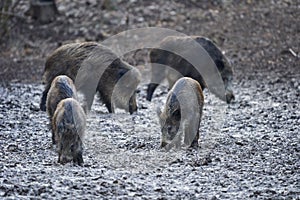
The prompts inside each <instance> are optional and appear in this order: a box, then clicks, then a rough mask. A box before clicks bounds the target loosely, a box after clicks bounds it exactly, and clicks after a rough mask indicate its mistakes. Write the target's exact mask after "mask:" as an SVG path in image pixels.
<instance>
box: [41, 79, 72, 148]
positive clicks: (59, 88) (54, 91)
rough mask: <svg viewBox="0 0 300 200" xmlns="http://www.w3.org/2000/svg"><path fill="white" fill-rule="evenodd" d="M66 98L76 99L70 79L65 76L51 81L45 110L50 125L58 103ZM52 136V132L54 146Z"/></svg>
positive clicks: (53, 141) (53, 140)
mask: <svg viewBox="0 0 300 200" xmlns="http://www.w3.org/2000/svg"><path fill="white" fill-rule="evenodd" d="M66 98H74V99H77V92H76V88H75V85H74V83H73V81H72V79H70V78H69V77H67V76H65V75H60V76H57V77H55V78H54V79H53V81H52V83H51V87H50V89H49V92H48V95H47V101H46V108H47V113H48V116H49V119H50V124H52V117H53V115H54V112H55V110H56V107H57V105H58V103H59V102H60V101H61V100H63V99H66ZM54 136H55V135H54V133H53V130H52V143H53V144H55V139H54Z"/></svg>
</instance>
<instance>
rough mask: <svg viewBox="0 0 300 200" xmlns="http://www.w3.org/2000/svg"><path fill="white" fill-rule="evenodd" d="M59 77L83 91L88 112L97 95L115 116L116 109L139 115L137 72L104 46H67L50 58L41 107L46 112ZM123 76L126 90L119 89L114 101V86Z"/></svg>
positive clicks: (84, 44) (75, 44) (138, 81)
mask: <svg viewBox="0 0 300 200" xmlns="http://www.w3.org/2000/svg"><path fill="white" fill-rule="evenodd" d="M58 75H67V76H69V77H70V78H71V79H72V80H73V81H74V82H75V85H76V87H77V86H78V87H79V86H80V87H81V88H77V90H78V91H79V89H80V90H81V91H80V92H82V93H83V94H86V96H85V100H87V102H86V103H85V104H86V105H87V109H88V110H90V108H91V105H92V102H93V98H94V95H95V94H96V92H98V93H99V95H100V98H101V100H102V102H103V103H104V104H105V106H106V108H107V109H108V111H109V112H110V113H114V106H116V107H119V108H121V109H124V110H126V111H128V112H130V113H131V114H132V113H133V112H135V111H137V103H136V97H135V91H136V88H137V86H138V84H139V83H140V79H141V77H140V73H139V71H138V69H136V68H134V67H133V66H131V65H129V64H128V63H126V62H125V61H123V60H121V59H120V58H118V56H117V55H116V54H115V53H113V52H112V51H111V50H110V49H109V48H107V47H105V46H103V45H101V44H98V43H95V42H83V43H71V44H66V45H63V46H61V47H59V48H58V49H56V50H55V51H54V52H53V53H52V54H51V55H50V56H49V57H48V58H47V61H46V65H45V69H44V74H43V82H44V83H45V90H44V91H43V94H42V99H41V103H40V108H41V110H45V101H46V98H47V94H48V91H49V88H50V84H51V82H52V80H53V79H54V78H55V77H56V76H58ZM124 75H126V80H127V84H126V89H119V90H118V93H116V95H115V96H117V98H112V95H113V91H114V87H115V85H116V84H117V82H118V81H119V80H120V79H121V78H122V77H123V76H124ZM76 81H78V82H76ZM76 83H77V84H76ZM128 94H130V95H128Z"/></svg>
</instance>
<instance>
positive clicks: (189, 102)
mask: <svg viewBox="0 0 300 200" xmlns="http://www.w3.org/2000/svg"><path fill="white" fill-rule="evenodd" d="M203 104H204V96H203V93H202V89H201V86H200V84H199V83H198V82H197V81H196V80H194V79H192V78H189V77H183V78H180V79H179V80H178V81H177V82H176V83H175V85H174V86H173V87H172V89H171V90H170V91H169V93H168V97H167V101H166V103H165V105H164V107H163V109H162V110H160V109H158V110H157V114H158V118H159V123H160V125H161V132H162V134H161V147H166V148H167V149H169V148H170V147H172V146H176V147H178V146H181V145H182V139H183V145H184V146H185V147H189V146H194V145H198V139H199V126H200V121H201V117H202V109H203Z"/></svg>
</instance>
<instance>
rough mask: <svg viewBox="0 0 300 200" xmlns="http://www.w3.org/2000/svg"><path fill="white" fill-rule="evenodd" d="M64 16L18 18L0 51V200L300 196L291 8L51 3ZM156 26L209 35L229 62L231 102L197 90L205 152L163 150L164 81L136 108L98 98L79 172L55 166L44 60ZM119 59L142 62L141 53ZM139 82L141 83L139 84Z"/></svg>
mask: <svg viewBox="0 0 300 200" xmlns="http://www.w3.org/2000/svg"><path fill="white" fill-rule="evenodd" d="M57 5H58V8H59V11H60V13H61V15H60V16H59V17H58V18H57V19H56V21H55V22H52V23H50V24H44V25H41V24H38V23H37V22H35V21H34V20H32V19H30V18H29V17H27V16H23V15H22V13H24V11H25V10H26V9H27V8H28V5H27V4H26V2H25V1H24V2H23V1H21V3H20V4H19V5H18V7H17V8H16V9H17V12H18V13H19V14H20V15H21V16H19V17H18V18H16V19H13V20H15V21H12V22H14V23H15V24H16V26H15V27H14V28H13V29H12V31H11V35H10V37H9V38H7V39H6V40H5V42H2V43H1V52H0V55H1V56H0V69H1V71H0V80H1V86H0V160H1V162H0V183H1V184H0V196H1V198H3V199H30V198H33V199H34V198H41V199H58V198H59V199H62V198H69V199H73V198H77V199H95V198H107V199H114V198H116V199H118V198H120V199H121V198H122V199H123V198H124V199H135V198H140V199H299V198H300V143H299V141H300V135H299V132H300V128H299V124H300V106H299V105H300V104H299V102H300V98H299V93H300V81H299V80H300V68H299V54H300V53H299V52H300V46H299V43H300V41H299V30H300V29H299V28H300V27H299V23H298V19H299V18H300V11H299V10H300V3H299V2H298V1H288V0H285V1H267V0H262V1H253V0H252V1H251V0H249V1H241V2H237V1H234V2H232V1H221V0H220V1H214V3H199V2H197V1H176V0H174V1H149V2H148V1H121V0H118V1H116V3H112V4H109V5H106V4H99V3H97V2H96V1H93V0H86V1H69V0H68V1H57ZM147 26H160V27H166V28H170V29H173V30H177V31H180V32H183V33H185V34H188V35H203V36H206V37H209V38H211V39H213V40H214V41H215V42H216V43H217V44H218V45H219V46H220V47H221V48H222V49H223V50H224V52H225V53H226V55H227V56H228V58H230V60H231V62H232V64H233V66H234V69H235V79H234V92H235V95H236V100H235V101H234V102H233V103H232V104H230V105H224V104H223V103H222V102H221V101H220V100H218V99H216V98H215V97H214V96H213V95H212V94H210V93H209V92H208V91H206V92H205V97H206V100H205V108H204V116H203V120H202V122H201V127H200V132H201V142H200V143H201V148H200V149H198V150H196V149H191V150H187V151H171V152H164V151H163V150H161V149H160V148H159V138H160V135H159V133H160V129H159V125H158V121H157V117H156V114H155V109H156V107H157V106H158V105H162V103H163V102H164V100H165V94H166V92H167V89H166V87H165V86H161V87H160V88H159V90H158V91H156V92H155V97H154V99H153V102H147V101H146V100H145V95H146V94H145V93H146V91H145V88H146V85H145V83H147V81H148V80H147V79H145V80H144V81H143V83H142V84H141V85H140V87H139V89H140V92H139V93H138V102H139V112H138V113H136V114H134V115H129V114H126V113H124V112H122V111H121V110H118V111H117V113H116V114H107V111H106V109H105V108H104V106H103V105H102V104H101V103H99V101H98V100H97V99H96V100H95V102H94V105H93V109H92V112H91V114H90V115H89V118H88V129H87V134H86V140H85V152H84V160H85V163H84V165H83V167H78V166H74V165H73V164H67V165H60V164H58V163H57V154H56V152H55V151H54V150H53V148H52V147H51V142H50V141H51V140H50V137H51V134H50V132H49V128H48V119H47V115H46V113H44V112H42V111H39V108H38V105H39V101H40V96H41V92H42V89H43V86H42V85H41V75H42V72H43V67H44V66H43V65H44V62H45V57H46V56H47V55H48V54H49V53H51V52H52V51H53V50H54V49H55V48H57V47H58V46H60V45H61V44H65V43H68V42H74V41H91V40H96V41H99V42H100V41H102V40H104V39H106V38H107V37H109V36H112V35H114V34H116V33H119V32H120V31H125V30H128V29H131V28H138V27H147ZM126 60H127V61H128V62H130V63H131V64H134V65H137V66H138V67H139V69H141V70H142V71H143V72H144V73H143V74H147V72H148V68H146V67H143V66H144V65H145V64H147V62H148V58H147V57H146V56H145V54H144V53H143V52H141V53H136V54H132V55H131V54H129V55H127V56H126ZM146 78H147V77H146Z"/></svg>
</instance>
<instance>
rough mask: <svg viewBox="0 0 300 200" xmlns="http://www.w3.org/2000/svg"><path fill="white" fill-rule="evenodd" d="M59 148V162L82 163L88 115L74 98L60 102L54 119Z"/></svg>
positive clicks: (54, 129)
mask: <svg viewBox="0 0 300 200" xmlns="http://www.w3.org/2000/svg"><path fill="white" fill-rule="evenodd" d="M52 126H53V131H54V133H55V141H56V144H57V150H58V155H59V156H58V162H59V163H62V164H64V163H67V162H71V161H73V162H74V163H77V164H79V165H82V163H83V158H82V152H83V142H82V140H83V137H84V132H85V128H86V115H85V112H84V110H83V109H82V107H81V105H80V104H79V103H78V101H76V100H75V99H73V98H67V99H63V100H62V101H60V102H59V104H58V106H57V108H56V111H55V113H54V116H53V120H52Z"/></svg>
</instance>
